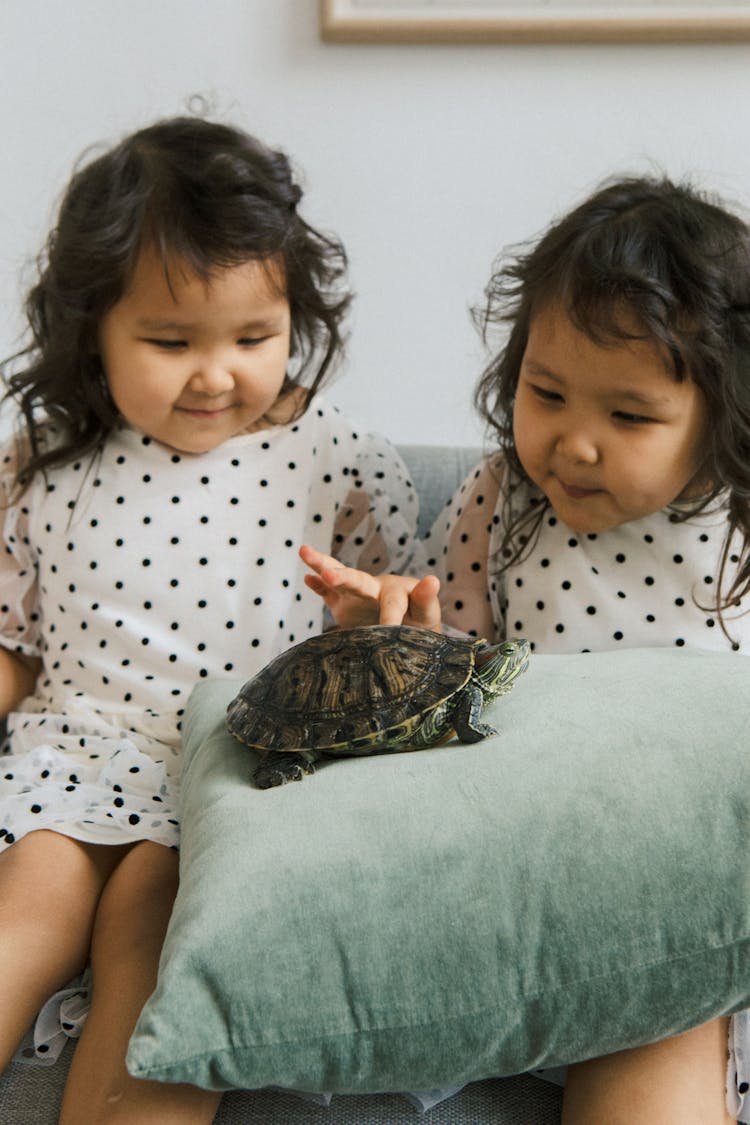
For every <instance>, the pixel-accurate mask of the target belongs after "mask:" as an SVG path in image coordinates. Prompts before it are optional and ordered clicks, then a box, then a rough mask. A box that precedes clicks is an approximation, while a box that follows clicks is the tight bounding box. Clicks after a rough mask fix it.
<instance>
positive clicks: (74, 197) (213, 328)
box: [0, 118, 416, 1125]
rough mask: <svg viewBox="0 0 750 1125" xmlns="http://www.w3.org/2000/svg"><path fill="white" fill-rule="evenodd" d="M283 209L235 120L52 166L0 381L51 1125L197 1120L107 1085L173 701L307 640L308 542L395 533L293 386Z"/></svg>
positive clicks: (291, 226)
mask: <svg viewBox="0 0 750 1125" xmlns="http://www.w3.org/2000/svg"><path fill="white" fill-rule="evenodd" d="M300 197H301V191H300V189H299V187H298V186H297V184H296V183H295V181H294V179H293V176H292V171H291V168H290V165H289V163H288V161H287V159H286V157H285V156H284V155H282V154H281V153H278V152H274V151H271V150H269V149H267V148H265V147H264V146H263V145H262V144H260V143H259V142H258V141H256V140H254V139H253V138H251V137H249V136H247V135H246V134H244V133H242V132H240V131H239V130H237V129H233V128H230V127H227V126H224V125H219V124H214V123H211V122H208V121H204V120H200V119H197V118H185V119H175V120H169V121H163V122H160V123H157V124H155V125H153V126H151V127H149V128H146V129H143V130H141V131H139V132H136V133H135V134H134V135H132V136H130V137H128V138H127V139H126V140H124V141H123V142H122V143H121V144H118V145H117V146H116V147H114V148H112V149H111V150H110V151H107V152H105V153H104V154H103V155H100V156H99V157H98V158H96V159H93V160H92V161H91V162H90V163H88V164H86V165H85V166H84V167H82V168H81V169H80V170H79V171H78V172H77V174H76V175H75V176H74V177H73V179H72V181H71V183H70V185H69V187H68V189H67V191H66V193H65V195H64V198H63V200H62V204H61V207H60V212H59V216H58V221H57V224H56V226H55V229H54V230H53V232H52V235H51V236H50V239H49V242H48V245H47V251H46V256H45V259H44V260H43V262H42V264H41V271H40V276H39V280H38V282H37V284H36V285H35V287H34V288H33V289H32V291H31V293H30V295H29V298H28V303H27V314H28V320H29V326H30V332H31V340H30V343H29V346H28V347H27V348H26V350H25V351H24V352H23V353H21V355H20V356H19V357H16V359H15V361H14V363H13V365H12V367H11V365H10V364H9V365H7V368H6V374H7V375H8V378H9V394H10V396H11V398H12V399H13V400H14V401H15V403H16V404H17V406H18V407H19V410H20V417H21V419H22V421H23V428H22V433H21V435H20V437H19V439H18V440H17V441H15V442H13V443H12V444H11V446H10V447H9V448H8V449H7V450H6V452H5V456H4V459H3V470H4V471H3V481H2V483H3V488H4V492H5V497H6V499H5V509H4V547H5V550H4V552H3V554H2V556H1V558H2V562H1V563H0V585H1V586H2V594H1V595H0V641H1V642H2V645H1V647H0V660H1V661H2V676H1V677H0V708H1V710H2V713H3V714H8V713H9V712H13V713H12V714H10V716H9V723H8V731H9V741H8V745H7V747H6V749H5V753H4V756H3V757H2V759H0V761H1V766H0V961H2V964H3V978H4V982H5V994H4V996H3V1003H2V1006H1V1007H0V1070H2V1069H3V1067H4V1066H5V1065H6V1063H7V1062H8V1060H9V1059H10V1058H11V1057H12V1055H13V1052H14V1050H15V1048H16V1046H17V1044H18V1042H19V1040H20V1039H21V1037H22V1035H23V1033H24V1031H25V1030H26V1028H27V1026H28V1025H29V1024H30V1022H31V1020H32V1018H33V1016H34V1014H35V1013H36V1012H37V1010H38V1009H39V1007H40V1005H41V1004H42V1002H43V1001H44V1000H45V999H46V998H47V997H48V996H50V994H51V993H52V992H54V990H55V989H58V988H60V986H61V985H62V984H64V983H65V982H66V981H67V980H68V979H69V978H71V977H72V976H73V975H74V974H76V973H78V972H80V971H81V970H82V968H83V967H84V965H85V964H86V962H87V960H88V959H89V958H90V961H91V966H92V979H93V999H92V1005H91V1011H90V1014H89V1017H88V1020H87V1021H86V1023H85V1027H84V1030H83V1034H82V1036H81V1040H80V1044H79V1046H78V1049H77V1050H76V1052H75V1058H74V1061H73V1064H72V1068H71V1071H70V1077H69V1080H68V1084H67V1088H66V1092H65V1098H64V1104H63V1107H62V1114H61V1118H60V1121H61V1122H62V1123H63V1125H90V1123H91V1122H93V1121H96V1122H105V1121H106V1122H115V1121H116V1122H121V1121H122V1122H127V1123H128V1125H136V1123H138V1122H155V1121H158V1122H159V1125H169V1123H170V1122H180V1123H181V1125H184V1123H186V1122H208V1121H211V1120H212V1118H213V1115H214V1111H215V1108H216V1104H217V1101H218V1095H216V1094H213V1093H210V1092H208V1091H202V1090H198V1089H197V1088H194V1087H191V1086H176V1085H175V1086H170V1085H160V1084H157V1083H151V1082H143V1081H135V1080H133V1079H131V1078H130V1077H129V1076H128V1075H127V1073H126V1071H125V1067H124V1057H125V1049H126V1046H127V1042H128V1038H129V1035H130V1032H131V1030H132V1027H133V1025H134V1023H135V1019H136V1017H137V1015H138V1012H139V1010H140V1008H141V1006H142V1004H143V1001H144V1000H145V998H146V996H147V995H148V994H149V993H150V992H151V991H152V989H153V986H154V983H155V976H156V968H157V962H158V957H159V951H160V947H161V944H162V939H163V936H164V931H165V927H166V924H167V920H168V918H169V914H170V909H171V905H172V901H173V898H174V894H175V886H176V881H177V852H176V850H175V849H176V845H177V843H178V822H177V819H176V798H177V793H176V780H175V779H176V775H177V771H178V768H179V743H180V716H181V715H182V712H183V707H184V704H185V701H186V699H187V696H188V693H189V691H190V688H191V685H192V684H193V683H194V682H195V681H196V680H197V679H198V678H199V677H204V676H207V675H213V674H219V675H221V674H232V673H234V674H237V673H239V672H241V673H242V674H243V675H249V674H251V673H252V672H253V671H254V670H256V669H258V668H260V667H261V666H262V665H263V664H265V663H266V662H267V661H268V660H269V659H270V658H272V657H273V656H274V655H275V654H276V653H278V652H280V651H281V650H282V649H283V648H285V647H287V646H288V645H289V644H290V643H292V642H294V641H296V640H300V639H302V638H303V637H305V636H308V635H309V634H313V633H316V632H319V631H320V629H321V627H322V619H321V611H322V606H321V604H320V602H319V600H318V599H317V598H316V597H315V596H314V595H313V594H312V593H310V592H309V591H307V590H306V589H305V586H304V583H303V581H302V575H301V573H300V572H301V570H302V569H303V568H302V564H301V563H300V562H299V560H298V558H297V554H296V549H297V547H298V546H299V544H300V543H301V542H302V541H303V540H304V539H307V538H310V537H312V536H315V538H316V540H319V541H321V542H325V543H326V544H330V545H331V546H330V549H331V551H332V553H333V555H335V556H337V557H338V558H340V559H341V560H342V561H344V562H346V563H348V564H350V565H352V564H353V565H357V566H361V567H365V568H369V567H372V568H374V569H375V570H379V569H383V568H385V567H389V568H399V567H400V566H401V565H402V564H404V563H405V562H406V561H407V555H408V551H409V549H410V544H411V542H412V533H413V530H414V527H415V519H416V510H415V509H416V501H415V497H414V495H413V492H412V489H411V486H410V485H409V484H408V480H407V475H406V470H405V467H404V466H403V464H402V463H401V461H400V460H399V458H398V457H397V455H396V454H395V452H394V450H393V449H392V448H391V447H390V446H388V445H387V444H386V443H385V442H383V441H380V440H377V439H375V438H373V437H369V436H366V435H359V434H358V433H357V432H356V431H355V430H353V429H352V427H351V425H350V424H349V423H348V422H347V421H346V420H345V419H344V418H342V417H341V416H340V415H339V414H337V413H336V411H335V410H333V409H332V408H331V407H329V406H328V405H327V404H326V402H325V401H324V400H323V399H322V398H321V397H320V395H319V393H318V392H319V389H320V387H321V386H322V384H323V382H324V381H325V379H326V378H327V377H328V375H329V374H330V372H331V370H332V367H333V363H334V360H335V359H336V358H337V356H338V353H339V351H340V348H341V342H342V340H341V322H342V317H343V315H344V313H345V311H346V308H347V305H348V302H349V297H348V294H347V293H346V291H345V289H344V287H343V278H344V266H345V257H344V252H343V249H342V247H341V246H340V244H339V243H338V242H337V241H335V240H333V239H332V238H328V237H325V236H324V235H322V234H320V233H318V232H317V231H316V230H314V229H313V228H312V227H310V226H309V225H308V224H307V223H306V222H305V220H304V219H303V218H302V217H301V216H300V214H299V213H298V210H297V206H298V203H299V201H300ZM47 1047H49V1044H48V1043H45V1042H42V1043H38V1044H37V1050H38V1052H40V1053H41V1052H44V1050H45V1048H47Z"/></svg>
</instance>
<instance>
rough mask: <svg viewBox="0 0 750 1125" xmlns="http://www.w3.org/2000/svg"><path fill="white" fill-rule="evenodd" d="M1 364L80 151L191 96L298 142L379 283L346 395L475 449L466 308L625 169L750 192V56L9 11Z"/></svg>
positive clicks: (240, 21)
mask: <svg viewBox="0 0 750 1125" xmlns="http://www.w3.org/2000/svg"><path fill="white" fill-rule="evenodd" d="M0 73H1V74H2V75H3V86H4V90H5V94H4V96H3V99H2V108H1V109H0V113H1V114H2V118H3V119H2V139H3V150H4V152H3V156H4V159H3V173H2V188H1V189H0V353H1V354H3V355H5V354H7V353H8V352H9V351H11V350H12V349H13V347H14V345H15V339H16V333H17V332H18V331H19V328H20V325H21V321H20V319H19V314H18V308H19V303H20V296H21V293H22V290H23V288H24V286H25V283H26V282H28V280H29V277H30V272H29V269H30V267H29V263H31V262H32V261H33V257H34V255H35V253H36V251H37V249H38V247H39V245H40V243H41V241H42V238H43V236H44V233H45V231H46V229H47V226H48V223H49V221H50V218H51V215H52V212H53V205H54V201H55V200H56V198H57V196H58V194H59V192H60V190H61V188H62V186H63V184H64V182H65V180H66V179H67V177H68V174H69V172H70V170H71V167H72V164H73V161H74V160H75V159H76V157H77V156H78V155H79V153H80V152H81V151H82V149H83V148H84V147H85V146H87V145H89V144H91V143H92V142H94V141H97V140H107V141H109V140H114V139H116V138H117V137H119V135H120V134H121V133H122V132H124V131H127V130H130V129H132V128H135V127H138V126H140V125H142V124H144V123H145V122H146V121H148V120H150V119H151V118H153V117H156V116H164V115H169V114H173V113H178V112H182V111H183V110H184V108H185V106H186V103H187V100H188V99H189V97H190V95H191V94H194V93H199V94H204V95H206V96H207V97H208V98H209V99H211V101H212V105H213V110H214V112H215V113H217V114H218V115H220V116H224V117H227V118H229V119H231V120H233V121H235V122H237V123H239V124H241V125H243V126H244V127H245V128H247V129H249V130H250V131H252V132H256V133H257V134H258V135H259V136H260V137H262V138H263V139H264V140H266V141H267V142H270V143H272V144H277V145H280V146H281V147H283V148H285V149H286V151H287V152H289V153H290V154H291V155H292V156H293V157H294V159H295V161H296V163H297V165H298V166H299V168H300V169H301V170H302V172H303V174H304V182H305V183H306V184H307V187H308V191H307V202H306V214H307V216H308V217H309V218H310V219H311V220H312V221H313V222H315V223H316V224H318V225H322V226H323V227H325V228H329V229H333V230H336V231H337V232H338V233H339V234H340V235H341V236H342V238H343V239H344V241H345V243H346V245H347V247H348V250H349V253H350V258H351V272H352V277H353V281H354V285H355V288H356V290H357V293H358V300H357V304H356V312H355V315H354V317H353V323H352V330H353V337H352V342H351V347H350V351H349V360H348V363H347V366H346V369H345V373H344V376H343V378H342V379H341V381H340V382H339V384H338V386H337V387H336V388H335V390H334V391H333V392H332V393H331V397H333V398H334V399H335V400H336V401H338V402H339V403H340V404H341V405H342V406H343V407H344V408H345V409H346V410H348V411H349V412H350V413H351V414H353V415H354V416H355V417H356V418H358V419H359V420H360V421H361V422H363V423H366V424H367V425H369V426H370V427H371V428H376V429H381V430H383V431H385V432H387V433H388V434H390V435H391V436H392V437H393V438H394V439H395V440H399V441H424V442H432V441H436V442H440V441H470V442H473V441H476V440H478V439H479V437H480V435H481V431H480V429H479V425H478V423H477V422H476V421H475V419H474V418H473V416H472V413H471V409H470V405H469V400H470V395H471V390H472V387H473V383H474V380H475V377H476V375H477V373H478V371H479V369H480V366H481V360H482V353H481V349H480V346H479V342H478V339H477V336H476V333H475V331H474V329H473V327H472V325H471V323H470V319H469V316H468V308H469V305H470V304H471V303H472V302H476V301H478V300H480V299H481V295H482V290H483V287H484V284H485V282H486V279H487V277H488V275H489V270H490V265H491V262H492V259H493V258H494V256H495V255H496V253H497V252H498V251H499V250H500V248H501V247H502V246H503V245H505V244H508V243H513V242H518V241H521V240H523V239H525V238H528V237H530V236H531V235H533V234H536V233H538V232H539V231H540V230H541V229H542V228H543V227H544V226H545V225H546V224H547V222H548V221H549V220H550V218H551V217H552V216H553V215H554V214H558V213H559V212H560V211H561V210H565V209H567V207H568V206H569V205H570V204H572V203H573V202H576V201H577V200H578V199H580V198H581V196H582V195H584V194H585V193H586V192H588V191H589V189H591V188H592V187H593V186H594V185H595V184H597V183H598V182H599V180H600V179H602V178H603V177H605V176H607V175H610V174H611V173H614V172H623V171H642V170H648V169H654V168H660V169H663V170H665V171H667V172H668V173H670V174H671V175H673V176H676V177H681V176H683V175H685V174H688V175H689V176H691V177H692V178H694V179H695V180H696V181H697V182H698V183H700V184H701V185H703V186H705V187H709V188H713V189H716V190H718V191H720V192H722V193H723V194H725V195H726V196H728V197H729V198H731V199H733V200H735V201H737V202H739V203H740V204H743V205H747V204H748V202H750V146H749V145H748V138H747V134H748V124H747V106H748V104H750V44H729V45H726V44H725V45H705V46H703V45H697V46H685V45H674V46H656V45H655V46H620V47H616V46H593V45H589V46H582V45H581V46H574V45H562V46H560V45H558V46H552V45H550V46H498V45H494V46H449V45H446V46H422V45H411V46H398V45H367V46H363V45H340V44H338V45H333V44H323V43H321V42H320V39H319V35H318V15H317V3H316V0H64V2H58V0H1V3H0Z"/></svg>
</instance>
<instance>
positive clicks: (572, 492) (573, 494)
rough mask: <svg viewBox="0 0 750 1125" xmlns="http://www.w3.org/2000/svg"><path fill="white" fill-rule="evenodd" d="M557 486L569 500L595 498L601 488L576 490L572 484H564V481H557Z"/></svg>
mask: <svg viewBox="0 0 750 1125" xmlns="http://www.w3.org/2000/svg"><path fill="white" fill-rule="evenodd" d="M558 480H559V478H558ZM559 484H560V487H561V488H562V490H563V492H564V493H565V495H566V496H569V497H570V499H571V500H585V499H586V498H587V497H589V496H595V495H596V493H597V492H601V488H577V487H576V485H574V484H566V483H565V481H564V480H559Z"/></svg>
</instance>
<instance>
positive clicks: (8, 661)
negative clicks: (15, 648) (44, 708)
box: [0, 647, 41, 718]
mask: <svg viewBox="0 0 750 1125" xmlns="http://www.w3.org/2000/svg"><path fill="white" fill-rule="evenodd" d="M40 668H41V661H40V660H34V659H32V658H30V657H27V656H19V655H18V654H17V653H15V652H9V651H8V649H6V648H2V647H0V716H1V717H3V718H4V717H5V716H6V715H8V714H9V713H10V712H11V711H13V710H14V709H15V707H16V706H17V705H18V704H19V703H20V701H21V700H22V699H23V698H24V697H25V696H27V695H31V693H32V692H33V690H34V685H35V684H36V680H37V676H38V675H39V670H40Z"/></svg>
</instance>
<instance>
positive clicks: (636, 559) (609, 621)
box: [428, 462, 750, 653]
mask: <svg viewBox="0 0 750 1125" xmlns="http://www.w3.org/2000/svg"><path fill="white" fill-rule="evenodd" d="M501 474H502V470H501V469H500V470H499V469H498V467H497V465H496V464H494V465H493V463H492V462H484V463H483V464H482V465H480V466H478V467H477V468H476V469H475V470H474V471H473V472H472V473H471V474H470V475H469V477H467V479H466V480H465V481H464V483H463V484H462V486H461V488H460V489H459V491H458V492H457V493H456V495H455V497H454V498H453V500H452V501H451V503H450V504H449V505H448V506H447V507H446V509H445V511H444V512H443V513H442V514H441V516H440V517H439V518H438V521H437V522H436V524H435V526H434V527H433V529H432V531H431V533H430V536H429V540H428V544H429V553H430V555H431V559H432V562H433V564H434V566H435V569H436V571H437V573H438V574H439V575H440V577H441V579H442V592H441V597H442V602H443V613H444V618H445V620H446V621H447V622H448V623H449V624H450V625H452V626H454V627H455V628H458V629H462V630H464V631H465V632H469V633H479V632H481V633H482V635H484V636H487V637H488V638H499V637H505V636H514V635H516V636H520V635H522V636H524V637H527V638H528V639H529V640H530V641H531V644H532V647H533V648H534V649H536V650H537V651H538V652H543V653H572V652H603V651H607V650H609V649H615V648H618V647H621V648H641V647H645V648H648V647H653V646H658V647H663V646H675V647H677V648H683V647H691V648H700V649H709V650H720V651H726V650H732V649H738V650H741V651H743V652H747V653H750V614H746V615H744V616H743V615H742V613H741V608H742V607H740V611H736V610H734V611H731V612H729V611H727V612H725V614H724V621H725V625H726V627H727V630H728V632H729V634H730V637H731V639H728V638H727V636H726V635H725V634H724V632H723V631H722V629H721V626H720V624H719V621H718V617H717V614H716V612H715V610H714V609H713V608H712V600H715V596H716V592H715V583H716V575H717V573H718V570H719V565H720V557H721V550H722V547H723V542H724V534H725V531H726V513H725V511H724V510H723V509H722V508H721V507H720V506H715V507H713V508H711V509H710V510H708V511H705V512H703V513H701V514H700V515H698V516H695V517H693V518H691V519H689V520H686V521H684V522H675V521H674V519H673V511H675V510H676V509H667V510H664V511H660V512H655V513H654V514H653V515H650V516H647V517H645V518H643V519H639V520H634V521H632V522H631V523H626V524H623V525H622V526H620V527H617V528H614V529H613V530H612V531H607V532H605V533H602V534H599V535H576V534H575V533H574V532H572V531H571V530H570V528H568V527H567V526H566V525H565V524H564V523H563V522H562V521H561V520H560V519H559V518H558V517H557V516H556V514H555V512H554V511H553V510H552V509H550V508H548V509H547V510H546V511H545V513H544V516H543V519H542V525H541V529H540V533H539V536H538V538H537V539H536V541H535V542H534V545H533V547H532V548H531V550H530V552H529V554H528V556H527V557H526V558H525V559H523V560H521V561H520V562H517V563H514V564H513V565H512V566H510V567H509V568H508V570H507V571H506V572H505V573H503V574H502V575H500V576H497V575H496V574H495V573H494V571H495V570H496V567H493V565H492V563H491V561H490V560H493V559H497V558H499V557H500V551H501V547H502V539H503V535H504V516H503V498H502V495H501V488H500V484H499V479H500V476H501ZM534 501H536V502H538V494H537V493H536V490H534V489H533V487H532V486H530V485H529V486H525V485H522V486H520V487H519V489H518V490H517V492H516V495H515V497H514V507H515V510H517V511H521V510H523V509H524V508H526V507H528V505H529V503H530V502H534ZM739 552H740V541H739V538H738V540H737V544H736V550H735V552H734V553H733V554H732V555H731V559H730V562H731V561H733V562H735V563H736V562H738V561H739Z"/></svg>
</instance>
